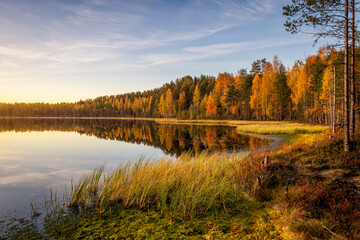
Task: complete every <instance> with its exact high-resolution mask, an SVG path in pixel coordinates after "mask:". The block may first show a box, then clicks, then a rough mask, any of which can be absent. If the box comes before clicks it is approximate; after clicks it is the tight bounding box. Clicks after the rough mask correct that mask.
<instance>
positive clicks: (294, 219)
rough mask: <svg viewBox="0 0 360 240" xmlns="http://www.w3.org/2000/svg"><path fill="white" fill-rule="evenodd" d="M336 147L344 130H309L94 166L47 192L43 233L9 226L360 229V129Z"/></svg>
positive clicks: (146, 233) (304, 233)
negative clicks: (274, 140)
mask: <svg viewBox="0 0 360 240" xmlns="http://www.w3.org/2000/svg"><path fill="white" fill-rule="evenodd" d="M162 121H165V120H162ZM163 123H165V122H163ZM166 123H168V122H166ZM179 123H181V124H183V122H182V121H180V122H179ZM211 124H219V123H215V122H212V123H211ZM221 124H225V123H221ZM226 124H230V123H229V122H227V123H226ZM231 124H233V123H231ZM257 124H259V122H256V123H254V122H248V123H243V125H244V126H248V125H253V126H256V125H257ZM268 124H270V125H272V128H273V127H274V126H275V125H282V124H281V123H278V122H272V123H268ZM283 124H284V126H286V124H287V123H283ZM290 124H291V123H290ZM294 124H295V125H293V126H297V127H299V126H298V125H296V123H294ZM238 125H239V126H240V125H241V124H238ZM310 126H312V125H310ZM287 127H289V126H287ZM315 127H316V126H315ZM269 131H272V129H271V130H269ZM269 131H268V132H269ZM313 131H314V133H318V132H317V131H318V130H315V129H314V130H313ZM288 132H289V131H288ZM290 132H291V131H290ZM342 147H343V146H342V135H341V134H340V133H339V134H335V135H331V134H329V133H322V134H309V133H306V134H298V135H292V137H290V138H287V140H286V141H285V142H284V143H283V144H282V145H281V147H280V148H278V149H277V150H273V151H271V152H262V153H256V154H253V155H250V156H246V157H240V156H236V155H233V156H229V155H220V154H208V153H202V154H200V155H197V156H191V155H188V154H184V155H182V156H181V157H180V158H178V159H167V160H165V159H160V160H158V161H146V160H144V159H140V160H139V161H138V162H136V163H134V164H132V165H131V164H128V165H124V166H119V167H118V168H116V169H114V170H112V171H111V172H109V173H104V172H103V169H102V168H101V167H100V168H98V169H96V170H94V171H93V172H90V173H88V174H87V175H84V176H83V178H82V179H80V180H79V181H78V182H76V183H74V184H73V187H72V191H71V192H70V194H69V198H67V199H66V200H65V205H66V206H64V205H63V202H62V201H59V200H55V201H54V202H53V205H52V206H53V210H52V211H50V213H49V214H48V215H47V216H46V218H45V224H44V233H39V232H36V231H33V232H32V231H30V230H29V231H25V233H24V228H22V230H23V231H22V232H21V231H13V232H12V233H11V234H12V235H11V234H9V235H8V236H16V238H14V239H21V238H23V239H29V238H31V237H33V239H42V238H44V237H45V236H50V237H51V238H53V239H81V238H90V239H144V238H147V239H360V224H359V223H360V211H359V209H360V191H359V185H360V135H356V136H355V137H354V138H353V141H352V151H351V152H350V153H344V152H343V151H342ZM265 156H267V157H268V159H269V162H267V163H265V162H264V159H265ZM30 229H32V228H30ZM26 234H27V235H26ZM24 236H26V237H24Z"/></svg>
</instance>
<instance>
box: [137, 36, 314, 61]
mask: <svg viewBox="0 0 360 240" xmlns="http://www.w3.org/2000/svg"><path fill="white" fill-rule="evenodd" d="M311 41H313V40H312V39H302V40H293V41H289V40H284V39H269V40H259V41H246V42H235V43H224V44H212V45H207V46H200V47H187V48H183V49H182V51H181V52H180V53H170V54H169V53H167V54H148V55H145V56H143V57H141V58H140V59H141V62H143V63H145V64H150V65H160V64H169V63H174V62H184V61H194V60H199V59H204V58H215V57H219V56H224V55H229V54H237V53H241V52H245V51H253V50H259V49H264V48H271V47H277V46H286V45H293V44H298V43H305V42H311Z"/></svg>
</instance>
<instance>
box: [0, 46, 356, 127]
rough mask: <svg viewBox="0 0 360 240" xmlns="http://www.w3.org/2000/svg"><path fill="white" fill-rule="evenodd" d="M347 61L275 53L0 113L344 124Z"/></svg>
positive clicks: (339, 55)
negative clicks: (224, 68)
mask: <svg viewBox="0 0 360 240" xmlns="http://www.w3.org/2000/svg"><path fill="white" fill-rule="evenodd" d="M343 61H344V53H343V51H341V50H339V51H338V50H335V49H333V48H331V47H329V46H323V47H321V48H320V49H319V50H318V53H317V54H316V55H312V56H308V57H307V58H306V59H305V60H304V61H300V60H299V61H297V62H295V63H294V65H293V66H292V67H291V68H286V67H285V66H284V65H283V64H282V62H281V60H280V59H278V57H277V56H275V57H274V59H273V60H272V61H268V60H266V59H261V60H256V61H254V62H253V63H252V68H251V69H250V71H249V72H248V71H247V70H246V69H240V70H239V71H238V72H237V73H235V74H233V73H227V72H224V73H219V74H218V76H217V77H213V76H207V75H201V76H199V77H191V76H184V77H182V78H180V79H177V80H176V81H171V82H170V83H166V84H164V85H163V86H162V87H160V88H156V89H153V90H148V91H144V92H132V93H127V94H121V95H116V96H115V95H111V96H102V97H98V98H95V99H87V100H84V101H83V100H81V101H79V102H76V103H58V104H47V103H15V104H6V103H1V104H0V116H3V117H4V116H5V117H10V116H11V117H45V116H51V117H164V118H165V117H166V118H173V117H177V118H182V119H243V120H301V121H307V122H313V123H321V124H332V123H334V121H335V124H341V123H342V118H343V113H344V110H343V108H344V106H343V101H342V98H343V74H344V67H343ZM356 63H358V61H356ZM359 71H360V66H358V65H357V66H355V74H356V75H358V74H359ZM357 95H359V94H357ZM358 102H359V99H357V100H356V103H357V106H358ZM356 112H357V114H358V112H359V111H356ZM350 127H351V126H350Z"/></svg>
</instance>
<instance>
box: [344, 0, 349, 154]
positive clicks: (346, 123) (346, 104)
mask: <svg viewBox="0 0 360 240" xmlns="http://www.w3.org/2000/svg"><path fill="white" fill-rule="evenodd" d="M348 13H349V9H348V0H345V29H344V30H345V31H344V33H345V39H344V40H345V50H344V51H345V59H344V60H345V61H344V63H345V66H344V111H345V119H344V151H345V152H349V96H348V95H349V86H348V83H349V80H348V68H349V63H348V51H349V42H348V37H349V14H348Z"/></svg>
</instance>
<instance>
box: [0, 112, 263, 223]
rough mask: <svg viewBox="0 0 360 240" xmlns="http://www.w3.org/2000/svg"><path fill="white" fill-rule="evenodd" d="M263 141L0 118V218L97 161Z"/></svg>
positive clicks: (231, 149)
mask: <svg viewBox="0 0 360 240" xmlns="http://www.w3.org/2000/svg"><path fill="white" fill-rule="evenodd" d="M268 143H269V139H266V138H258V137H253V136H248V135H241V134H238V133H237V132H236V129H235V128H234V127H225V126H213V125H211V126H204V125H177V124H176V125H175V124H159V123H156V122H153V121H130V120H100V119H89V120H85V119H78V120H67V119H0V146H1V148H0V216H3V215H6V214H10V215H16V216H21V217H24V216H28V215H29V214H30V212H31V207H30V203H33V204H36V205H37V207H41V204H42V203H44V201H45V198H48V197H49V194H50V189H53V190H55V191H60V192H61V191H62V190H63V189H64V187H65V186H69V185H70V182H71V180H72V179H73V180H74V181H76V180H77V179H78V178H79V177H80V176H81V175H82V174H84V173H85V172H87V171H89V170H92V169H94V168H95V167H97V166H99V165H103V164H104V165H105V169H106V170H109V169H111V168H114V167H116V166H118V165H119V164H125V163H127V162H129V161H130V162H134V161H136V160H137V159H139V158H141V157H143V158H145V159H149V158H150V159H153V160H155V159H159V158H162V157H166V158H168V157H174V158H176V157H178V156H179V155H180V154H181V153H183V152H192V153H194V154H196V153H200V152H201V151H204V150H206V151H210V152H225V153H244V152H248V151H251V150H255V149H259V148H261V147H263V146H266V145H267V144H268Z"/></svg>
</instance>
